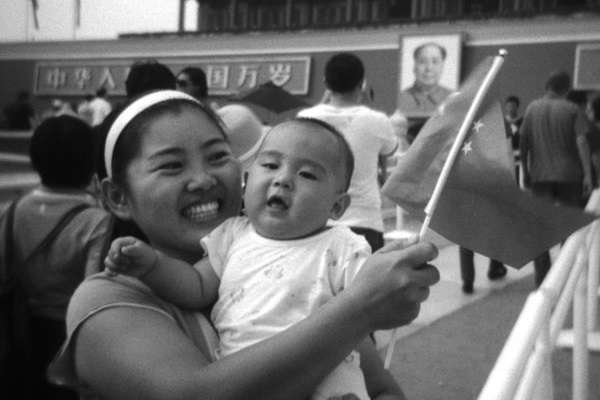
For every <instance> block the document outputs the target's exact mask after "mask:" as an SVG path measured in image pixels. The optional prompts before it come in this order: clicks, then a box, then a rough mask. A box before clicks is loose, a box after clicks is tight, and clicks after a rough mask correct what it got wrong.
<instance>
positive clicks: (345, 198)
mask: <svg viewBox="0 0 600 400" xmlns="http://www.w3.org/2000/svg"><path fill="white" fill-rule="evenodd" d="M349 205H350V195H349V194H348V193H346V192H344V193H340V194H339V195H338V198H337V199H336V201H335V203H333V206H332V207H331V211H330V212H329V218H331V219H340V218H341V217H342V215H344V213H345V212H346V209H347V208H348V206H349Z"/></svg>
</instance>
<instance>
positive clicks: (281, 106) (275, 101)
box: [230, 81, 310, 124]
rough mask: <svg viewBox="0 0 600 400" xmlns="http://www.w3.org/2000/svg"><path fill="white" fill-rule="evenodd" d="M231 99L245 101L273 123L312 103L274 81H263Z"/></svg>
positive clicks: (267, 121) (263, 118)
mask: <svg viewBox="0 0 600 400" xmlns="http://www.w3.org/2000/svg"><path fill="white" fill-rule="evenodd" d="M230 101H233V102H239V103H245V104H246V105H248V106H249V107H251V108H252V109H253V110H254V111H255V112H256V113H257V114H258V115H259V117H261V119H262V120H263V122H266V123H268V124H273V123H276V122H278V121H279V120H281V119H285V118H287V117H289V116H292V115H295V111H296V110H299V109H300V108H306V107H309V106H310V104H309V103H307V102H305V101H304V100H301V99H299V98H298V97H296V96H294V95H293V94H291V93H290V92H288V91H287V90H285V89H283V88H282V87H281V86H277V85H276V84H274V83H273V82H272V81H269V82H266V83H263V84H262V85H259V86H257V87H255V88H253V89H249V90H247V91H245V92H241V93H239V94H237V95H235V96H233V97H232V98H230Z"/></svg>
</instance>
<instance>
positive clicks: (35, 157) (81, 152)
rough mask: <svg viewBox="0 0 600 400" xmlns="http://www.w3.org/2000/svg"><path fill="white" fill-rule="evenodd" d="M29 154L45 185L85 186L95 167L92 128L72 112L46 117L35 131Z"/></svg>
mask: <svg viewBox="0 0 600 400" xmlns="http://www.w3.org/2000/svg"><path fill="white" fill-rule="evenodd" d="M29 156H30V158H31V164H32V165H33V168H34V169H35V170H36V171H37V173H38V174H39V175H40V179H41V181H42V183H43V184H44V185H46V186H50V187H66V188H82V187H85V186H87V185H88V184H89V183H90V181H91V179H92V176H93V174H94V170H95V168H94V167H95V165H94V164H95V162H94V160H95V157H94V138H93V135H92V130H91V128H90V127H89V125H88V124H86V123H85V122H83V121H82V120H80V119H79V118H76V117H73V116H69V115H61V116H59V117H50V118H47V119H45V120H44V121H43V122H42V123H41V124H40V125H39V126H38V127H37V128H36V129H35V131H34V132H33V136H32V137H31V141H30V143H29Z"/></svg>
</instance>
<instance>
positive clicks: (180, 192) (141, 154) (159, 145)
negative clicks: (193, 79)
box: [125, 107, 241, 262]
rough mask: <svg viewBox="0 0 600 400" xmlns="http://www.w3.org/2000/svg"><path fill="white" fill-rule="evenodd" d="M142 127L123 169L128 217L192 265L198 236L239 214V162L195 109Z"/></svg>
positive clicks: (157, 244) (161, 247)
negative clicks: (124, 171) (134, 150)
mask: <svg viewBox="0 0 600 400" xmlns="http://www.w3.org/2000/svg"><path fill="white" fill-rule="evenodd" d="M142 129H144V133H143V134H142V135H141V136H142V137H141V140H140V147H139V151H138V153H137V155H136V156H135V157H134V159H133V160H132V161H131V162H130V163H129V165H128V166H127V169H126V182H127V189H126V194H125V195H126V197H127V206H128V210H129V218H130V219H132V220H134V221H135V222H136V223H137V225H138V226H139V227H140V229H141V230H142V231H143V232H144V233H145V234H146V236H147V237H148V239H149V241H150V242H151V244H152V245H153V246H155V247H156V248H157V249H159V250H161V251H163V252H165V253H167V254H169V255H171V256H174V257H179V258H182V259H184V260H187V261H190V262H191V261H196V260H197V259H198V258H199V257H200V255H201V254H202V251H201V247H200V244H199V240H200V238H201V237H202V236H204V235H206V234H207V233H209V232H210V231H211V230H212V229H213V228H215V227H216V226H217V225H218V224H220V223H221V222H223V221H224V220H225V219H226V218H228V217H231V216H234V215H237V213H238V212H239V208H240V202H241V185H240V167H239V164H238V162H237V160H236V159H235V158H234V157H233V155H232V153H231V150H230V148H229V145H228V144H227V142H226V141H225V138H224V136H223V134H222V133H221V131H220V130H219V128H218V127H217V126H216V125H215V123H214V122H213V121H212V120H211V119H210V118H209V117H208V116H207V115H206V114H204V113H203V112H202V111H200V110H197V109H195V108H192V107H185V108H183V110H182V111H181V112H178V113H174V112H169V113H163V114H161V115H160V116H157V117H155V118H153V119H152V120H150V121H149V122H148V123H146V124H145V125H144V127H143V128H142Z"/></svg>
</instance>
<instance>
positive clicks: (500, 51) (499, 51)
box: [498, 49, 508, 57]
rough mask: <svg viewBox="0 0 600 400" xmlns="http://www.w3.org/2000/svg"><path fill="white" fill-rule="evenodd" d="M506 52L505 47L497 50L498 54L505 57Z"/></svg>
mask: <svg viewBox="0 0 600 400" xmlns="http://www.w3.org/2000/svg"><path fill="white" fill-rule="evenodd" d="M507 54H508V51H506V49H500V50H498V55H499V56H501V57H505V56H506V55H507Z"/></svg>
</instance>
